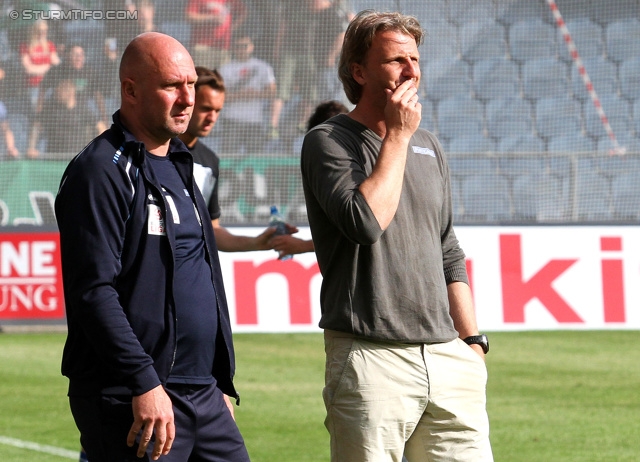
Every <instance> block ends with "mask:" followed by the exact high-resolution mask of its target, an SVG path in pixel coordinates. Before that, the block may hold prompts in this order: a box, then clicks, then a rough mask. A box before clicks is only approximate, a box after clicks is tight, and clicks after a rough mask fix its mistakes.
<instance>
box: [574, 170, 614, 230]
mask: <svg viewBox="0 0 640 462" xmlns="http://www.w3.org/2000/svg"><path fill="white" fill-rule="evenodd" d="M575 206H576V209H575V217H576V218H577V220H578V221H605V220H610V219H611V217H612V210H611V185H610V183H609V180H608V179H607V178H606V177H604V176H602V175H601V174H600V173H599V172H598V170H597V166H596V165H594V162H593V159H590V158H579V159H578V162H577V173H576V204H575Z"/></svg>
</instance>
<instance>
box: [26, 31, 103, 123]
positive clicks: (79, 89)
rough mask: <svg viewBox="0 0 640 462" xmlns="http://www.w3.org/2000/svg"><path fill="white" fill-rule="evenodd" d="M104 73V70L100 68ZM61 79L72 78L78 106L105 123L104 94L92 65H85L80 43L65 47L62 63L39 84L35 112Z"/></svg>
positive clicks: (40, 110)
mask: <svg viewBox="0 0 640 462" xmlns="http://www.w3.org/2000/svg"><path fill="white" fill-rule="evenodd" d="M101 74H102V75H104V70H103V69H101ZM62 80H72V81H73V83H74V84H75V92H76V99H77V102H78V105H79V106H82V107H84V108H85V109H87V110H90V111H91V112H92V113H93V114H94V115H95V116H97V117H99V118H100V120H101V121H102V122H103V123H105V121H107V120H108V117H109V115H108V114H107V112H106V109H105V105H104V96H103V94H102V92H101V91H100V88H99V86H98V81H99V80H107V79H98V76H97V73H96V71H95V70H94V68H93V67H90V66H88V65H87V61H86V57H85V51H84V48H83V47H82V45H79V44H73V45H71V46H69V47H68V48H67V52H66V53H65V58H64V60H63V61H62V63H61V64H60V65H59V66H57V67H56V68H54V69H51V71H50V72H48V73H47V75H46V76H45V77H44V79H43V80H42V83H41V84H40V92H39V95H38V103H37V105H36V114H39V113H40V112H42V108H43V105H44V102H45V101H46V100H47V99H50V98H51V97H52V96H53V91H54V89H55V88H56V87H57V86H58V83H60V81H62Z"/></svg>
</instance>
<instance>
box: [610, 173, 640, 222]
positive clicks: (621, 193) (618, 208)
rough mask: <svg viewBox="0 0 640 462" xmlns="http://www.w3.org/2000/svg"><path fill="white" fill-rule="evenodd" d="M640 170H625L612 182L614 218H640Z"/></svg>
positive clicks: (636, 220) (630, 219)
mask: <svg viewBox="0 0 640 462" xmlns="http://www.w3.org/2000/svg"><path fill="white" fill-rule="evenodd" d="M639 174H640V172H638V171H635V172H624V173H621V174H620V175H616V177H615V179H614V181H612V183H611V196H612V197H611V201H612V203H613V204H612V205H613V218H614V219H616V220H621V221H632V222H634V223H637V222H638V220H640V201H639V200H638V198H639V197H640V181H638V175H639Z"/></svg>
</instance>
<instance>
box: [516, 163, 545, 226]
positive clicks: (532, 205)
mask: <svg viewBox="0 0 640 462" xmlns="http://www.w3.org/2000/svg"><path fill="white" fill-rule="evenodd" d="M539 188H540V174H539V173H530V172H526V171H525V172H522V173H521V174H520V175H517V176H516V177H515V178H514V180H513V183H512V188H511V189H512V199H513V200H512V202H513V218H514V219H516V220H524V221H535V220H536V218H537V216H538V199H539V197H540V191H539Z"/></svg>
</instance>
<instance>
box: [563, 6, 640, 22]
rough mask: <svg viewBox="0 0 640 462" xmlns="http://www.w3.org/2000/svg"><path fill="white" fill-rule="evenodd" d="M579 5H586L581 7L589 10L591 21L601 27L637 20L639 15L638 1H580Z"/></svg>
mask: <svg viewBox="0 0 640 462" xmlns="http://www.w3.org/2000/svg"><path fill="white" fill-rule="evenodd" d="M563 2H564V0H563ZM581 3H582V4H586V5H584V6H583V7H587V8H589V9H590V10H591V13H592V16H591V20H592V21H594V22H597V23H600V24H602V25H603V26H606V25H608V24H610V23H613V22H618V21H623V20H625V19H628V18H634V17H635V18H637V17H638V15H639V14H640V11H638V0H616V1H615V2H604V1H602V2H597V1H596V2H585V1H584V0H582V1H581Z"/></svg>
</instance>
